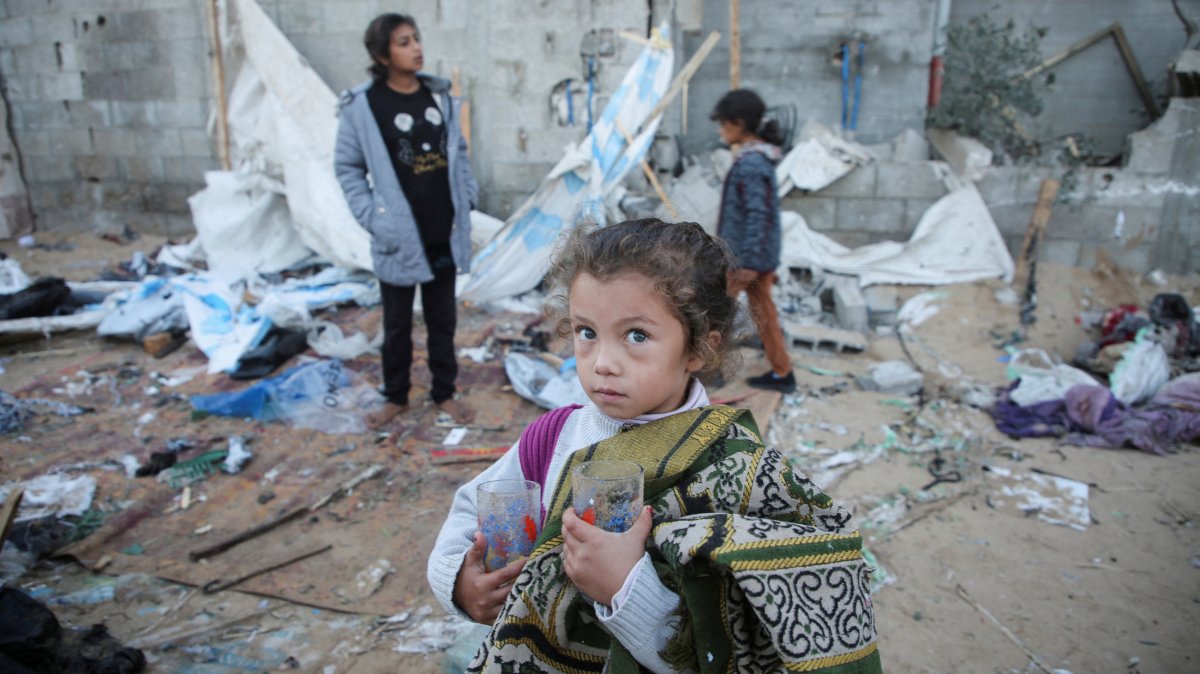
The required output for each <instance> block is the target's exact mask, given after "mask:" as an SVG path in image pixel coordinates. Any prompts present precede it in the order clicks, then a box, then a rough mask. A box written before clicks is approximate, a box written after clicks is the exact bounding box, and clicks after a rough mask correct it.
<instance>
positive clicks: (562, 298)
mask: <svg viewBox="0 0 1200 674" xmlns="http://www.w3.org/2000/svg"><path fill="white" fill-rule="evenodd" d="M730 270H731V259H730V257H729V253H728V251H727V250H726V248H725V247H724V246H723V245H722V244H721V243H720V242H719V241H718V240H717V239H715V238H713V237H711V236H709V235H708V234H706V233H705V232H704V230H703V229H701V227H700V226H699V225H696V224H694V223H680V224H668V223H664V222H661V221H658V220H639V221H631V222H624V223H620V224H616V225H612V226H610V227H606V228H603V229H595V230H592V231H586V230H585V229H584V228H577V229H576V230H575V231H574V232H573V233H572V234H571V235H569V237H568V238H567V240H566V242H565V244H563V245H562V246H561V247H560V249H559V250H558V251H557V252H556V255H555V260H554V262H553V264H552V266H551V270H550V272H549V274H548V275H547V283H548V285H549V287H550V288H551V295H550V299H549V300H548V301H547V312H548V314H549V315H550V317H551V318H552V319H556V320H557V322H558V326H559V329H560V332H562V333H564V335H566V334H569V335H571V336H572V339H573V343H574V348H575V357H576V361H577V364H578V372H579V379H580V383H581V384H582V385H583V389H584V391H585V392H586V393H587V395H588V398H589V399H590V401H591V404H589V405H586V406H583V407H578V408H576V407H566V408H561V409H559V410H554V411H551V412H549V413H547V414H545V415H543V416H542V417H541V418H539V419H538V420H537V421H535V422H534V423H533V424H531V425H530V427H529V428H528V429H526V431H525V432H524V433H523V434H522V435H521V439H520V440H519V441H518V443H517V444H516V445H514V446H513V448H512V449H511V450H509V452H508V453H507V454H505V455H504V456H503V457H501V458H500V459H499V460H497V461H496V463H495V464H493V465H492V466H491V467H489V468H488V469H486V470H484V471H483V472H482V473H480V474H479V475H478V476H477V477H476V478H475V479H473V480H472V481H470V482H469V483H467V484H466V485H464V486H462V487H461V488H459V490H458V491H457V493H456V494H455V496H454V502H453V505H452V506H451V510H450V514H449V516H448V517H447V519H446V522H445V524H443V525H442V529H441V532H440V533H439V535H438V539H437V543H436V544H435V547H434V550H433V553H432V555H431V556H430V559H429V567H428V576H429V583H430V585H431V587H432V588H433V593H434V595H435V596H437V598H438V599H439V601H441V603H442V605H443V606H444V607H445V608H446V610H447V611H449V612H451V613H456V614H458V615H461V616H463V617H470V618H471V619H473V620H475V621H477V622H480V623H485V624H491V625H492V629H491V632H490V633H489V634H488V637H487V639H486V640H485V642H484V644H483V646H482V648H481V649H480V651H479V652H478V654H477V655H476V657H475V660H474V662H473V663H472V665H471V669H470V671H475V672H517V671H521V672H524V671H538V672H540V671H571V672H580V671H588V672H590V671H595V672H600V671H608V672H637V671H643V668H644V669H645V670H649V671H653V672H684V671H696V672H710V671H711V672H717V671H720V672H726V671H736V672H767V671H777V670H779V669H780V668H782V667H787V668H789V669H799V670H805V671H823V669H824V668H826V667H829V668H834V667H838V668H839V669H838V671H839V672H878V671H880V669H879V655H878V652H877V650H876V640H877V637H876V634H875V620H874V616H873V612H872V607H871V600H870V595H869V590H868V573H869V569H868V567H867V565H866V564H865V563H864V561H863V559H862V555H861V545H862V543H861V539H860V537H859V534H858V531H857V528H856V527H855V526H854V524H853V523H852V522H851V519H850V515H849V514H848V513H847V512H846V511H845V510H843V509H841V508H839V507H837V506H835V505H834V504H833V502H832V500H831V499H830V498H829V497H828V496H826V495H825V494H823V493H821V491H820V490H819V489H817V488H816V486H814V485H813V484H812V483H811V482H810V481H809V480H808V479H806V478H805V477H804V476H803V475H801V474H799V473H798V472H796V471H795V470H794V469H793V467H792V466H791V464H790V463H789V462H788V461H787V460H786V459H785V458H784V457H783V456H782V455H781V454H779V453H778V452H777V451H775V450H773V449H769V448H766V447H764V446H763V444H762V440H761V439H760V437H759V434H758V430H757V427H756V425H755V423H754V420H753V418H752V417H751V415H750V413H749V412H747V411H745V410H737V409H733V408H730V407H725V406H721V405H712V404H710V403H709V400H708V394H707V393H706V391H705V389H704V386H703V385H702V384H701V383H700V381H699V380H698V379H697V375H699V374H701V373H704V372H707V371H712V370H716V369H718V368H720V367H721V364H722V362H723V361H724V359H725V358H726V355H727V353H728V351H729V344H730V341H729V338H730V329H731V326H732V324H733V318H734V311H735V307H736V304H735V302H734V300H733V298H731V297H730V296H729V294H728V293H727V292H726V277H727V275H728V274H729V272H730ZM605 459H609V460H624V461H635V462H637V463H639V464H640V465H641V466H642V467H643V469H644V470H645V504H646V507H645V508H644V509H643V511H642V512H641V513H640V516H639V517H638V518H637V520H636V521H635V522H634V524H633V526H632V528H630V529H629V530H628V531H625V532H623V533H610V532H606V531H603V530H601V529H598V528H596V527H593V526H591V525H590V524H588V523H587V522H585V521H584V520H583V519H581V518H580V517H578V516H577V515H576V513H575V511H574V509H573V507H572V506H571V479H570V475H571V471H572V468H573V467H574V466H575V465H577V464H578V463H579V462H581V461H591V460H605ZM522 478H525V479H533V480H536V481H538V482H539V483H540V484H541V485H542V490H543V491H542V504H543V507H544V509H545V515H544V521H543V526H542V531H541V534H540V535H539V536H538V539H537V542H536V543H535V545H534V550H533V552H532V553H531V555H530V557H529V558H528V559H527V560H525V561H524V562H517V563H513V564H510V565H509V566H508V567H505V568H502V569H499V570H496V571H492V572H487V571H485V569H484V566H483V558H484V555H485V551H486V542H485V540H484V537H483V535H482V533H480V532H479V531H478V525H477V508H476V501H475V493H476V492H475V488H476V485H478V484H479V483H481V482H484V481H488V480H496V479H522Z"/></svg>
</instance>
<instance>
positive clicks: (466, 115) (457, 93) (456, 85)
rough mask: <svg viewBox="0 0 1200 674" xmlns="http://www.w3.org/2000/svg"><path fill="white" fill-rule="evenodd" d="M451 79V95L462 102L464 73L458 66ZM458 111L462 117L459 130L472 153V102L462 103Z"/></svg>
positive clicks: (468, 150)
mask: <svg viewBox="0 0 1200 674" xmlns="http://www.w3.org/2000/svg"><path fill="white" fill-rule="evenodd" d="M450 78H451V79H450V94H451V95H452V96H454V97H455V98H458V99H460V101H461V99H462V84H461V82H460V80H461V78H462V72H461V71H460V70H459V68H458V66H454V70H452V71H451V75H450ZM458 109H459V115H460V117H459V121H458V126H459V129H460V130H461V131H462V135H463V139H465V140H466V141H467V152H468V153H470V152H471V103H470V101H461V102H460V103H459V104H458Z"/></svg>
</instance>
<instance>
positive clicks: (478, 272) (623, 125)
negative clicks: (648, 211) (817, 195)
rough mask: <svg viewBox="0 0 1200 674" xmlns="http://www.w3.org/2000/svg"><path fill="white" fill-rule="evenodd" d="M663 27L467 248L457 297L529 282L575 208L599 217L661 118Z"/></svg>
mask: <svg viewBox="0 0 1200 674" xmlns="http://www.w3.org/2000/svg"><path fill="white" fill-rule="evenodd" d="M243 1H249V0H243ZM668 30H669V29H668V28H667V26H666V25H665V24H664V25H663V26H662V27H660V28H659V34H660V36H661V37H660V38H656V39H655V40H652V41H651V42H650V44H648V45H646V47H645V48H643V49H642V53H641V54H639V55H638V58H637V60H636V61H635V62H634V64H633V66H632V67H631V68H630V69H629V71H628V72H626V73H625V77H624V78H623V79H622V80H621V84H620V86H618V87H617V89H616V91H614V92H613V95H612V98H610V99H609V102H608V105H607V106H606V107H605V108H604V114H602V115H601V116H600V119H599V120H598V121H597V122H596V124H595V126H593V127H592V130H591V132H590V133H589V134H588V135H587V136H586V137H585V138H584V139H583V140H581V141H580V142H579V144H578V145H573V146H567V148H566V152H565V154H564V156H563V158H562V159H561V160H560V161H559V162H558V165H556V166H555V167H554V169H552V170H551V171H550V173H549V174H548V175H547V176H546V177H545V178H544V179H543V180H542V183H541V185H539V186H538V188H537V191H536V192H534V193H533V195H532V196H531V197H529V199H528V200H526V202H525V203H524V204H523V205H522V206H521V207H520V208H518V209H517V211H516V212H515V213H513V215H512V217H510V218H509V219H508V221H507V222H506V223H505V225H504V227H503V228H502V229H501V230H500V231H499V232H498V233H497V234H496V237H495V238H494V239H492V241H491V242H490V243H488V245H487V246H485V247H484V248H483V250H481V251H479V253H478V255H476V256H475V259H474V261H473V262H472V263H471V269H472V274H471V278H470V280H469V281H468V282H467V284H466V286H464V287H463V289H462V293H461V297H463V298H465V299H470V300H472V301H475V302H487V301H489V300H497V299H501V298H504V297H509V296H512V295H517V294H520V293H523V292H525V291H527V290H530V289H532V288H533V287H534V286H536V285H537V284H538V282H539V281H541V279H542V276H543V275H544V274H545V272H546V268H547V266H548V263H549V258H550V253H551V250H552V248H553V245H554V241H555V239H556V238H557V237H558V235H559V233H560V232H561V231H563V230H564V229H569V228H570V227H573V226H574V225H575V224H576V222H577V221H578V220H579V219H580V217H581V216H582V217H590V218H591V219H593V220H595V221H596V222H597V223H598V224H604V208H603V200H604V197H605V195H606V194H608V193H609V192H610V191H611V190H612V189H613V188H614V187H616V186H617V185H619V184H620V183H621V181H622V180H623V179H624V178H625V175H626V174H627V173H628V172H629V170H630V169H631V168H633V167H634V166H636V165H637V164H638V162H640V161H641V159H642V157H643V156H644V155H645V153H646V150H647V149H648V148H649V146H650V143H651V142H652V141H653V140H654V132H655V130H656V129H658V124H659V121H660V120H661V116H656V117H655V118H654V119H646V117H647V115H649V114H650V112H651V111H652V110H653V108H654V106H655V105H656V104H657V103H658V102H659V101H660V100H661V99H662V97H663V95H664V94H665V93H666V90H667V87H668V86H669V85H670V82H671V76H672V72H671V71H672V67H673V64H674V59H675V56H674V52H673V50H672V49H671V45H670V41H669V40H670V36H669V34H668ZM643 123H644V124H645V126H644V127H643V126H642V125H643ZM639 128H640V129H641V132H640V133H638V135H637V136H636V137H634V138H633V142H632V143H627V142H626V140H625V135H624V133H623V131H624V132H625V133H629V134H633V133H637V130H638V129H639Z"/></svg>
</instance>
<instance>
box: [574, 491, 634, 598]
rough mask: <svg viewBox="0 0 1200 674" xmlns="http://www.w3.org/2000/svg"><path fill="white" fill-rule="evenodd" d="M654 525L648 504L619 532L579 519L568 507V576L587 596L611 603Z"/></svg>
mask: <svg viewBox="0 0 1200 674" xmlns="http://www.w3.org/2000/svg"><path fill="white" fill-rule="evenodd" d="M653 526H654V520H653V519H652V518H651V517H650V507H649V506H647V507H645V508H642V512H641V514H640V515H638V518H637V520H635V521H634V523H633V526H632V527H630V529H629V530H628V531H624V532H622V533H619V534H614V533H612V532H609V531H605V530H603V529H598V528H596V527H594V526H592V525H590V524H588V523H587V522H584V521H583V520H581V519H579V516H578V515H576V514H575V509H574V508H567V509H566V510H565V511H564V512H563V524H562V532H563V569H564V570H565V571H566V573H567V577H568V578H570V579H571V581H572V582H574V583H575V586H576V587H578V588H579V590H580V591H581V592H583V593H584V594H586V595H587V596H589V597H591V598H592V599H595V600H596V601H599V602H603V603H604V604H605V605H606V606H612V598H613V596H614V595H616V594H617V592H619V591H620V590H621V586H622V585H624V584H625V579H626V578H627V577H628V576H629V572H630V571H632V570H633V567H635V566H637V563H638V561H639V560H641V558H642V555H643V554H645V552H646V539H647V538H649V536H650V529H651V528H652V527H653Z"/></svg>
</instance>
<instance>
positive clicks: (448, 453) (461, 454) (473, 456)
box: [429, 445, 511, 466]
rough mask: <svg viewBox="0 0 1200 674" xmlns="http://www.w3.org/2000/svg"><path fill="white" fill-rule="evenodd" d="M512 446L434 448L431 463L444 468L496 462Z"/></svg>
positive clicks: (430, 457) (431, 450) (430, 456)
mask: <svg viewBox="0 0 1200 674" xmlns="http://www.w3.org/2000/svg"><path fill="white" fill-rule="evenodd" d="M509 447H511V445H501V446H499V447H434V448H433V449H430V450H429V463H431V464H433V465H435V466H444V465H447V464H452V463H472V462H474V461H495V460H496V459H499V458H500V457H502V456H504V453H505V452H507V451H508V449H509Z"/></svg>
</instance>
